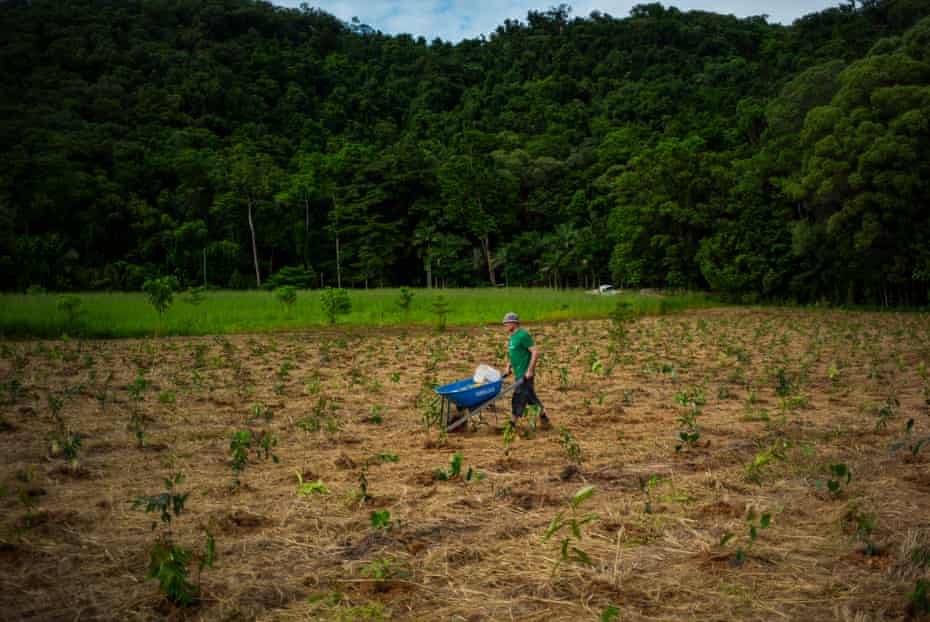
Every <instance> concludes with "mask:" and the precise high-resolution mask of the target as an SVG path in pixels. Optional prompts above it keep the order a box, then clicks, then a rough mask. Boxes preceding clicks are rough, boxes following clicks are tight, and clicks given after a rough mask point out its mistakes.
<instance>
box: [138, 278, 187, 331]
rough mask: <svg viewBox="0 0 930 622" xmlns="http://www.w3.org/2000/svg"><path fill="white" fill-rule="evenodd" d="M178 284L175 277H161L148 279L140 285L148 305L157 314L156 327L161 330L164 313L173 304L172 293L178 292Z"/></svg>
mask: <svg viewBox="0 0 930 622" xmlns="http://www.w3.org/2000/svg"><path fill="white" fill-rule="evenodd" d="M179 287H180V283H178V278H177V277H176V276H172V275H169V276H163V277H159V278H157V279H148V280H146V281H145V283H143V284H142V291H143V292H145V295H146V297H147V298H148V301H149V304H150V305H152V308H153V309H155V311H156V312H157V313H158V326H159V328H161V326H162V324H163V322H164V319H165V313H167V311H168V309H169V308H170V307H171V303H172V302H174V292H176V291H177V290H178V288H179Z"/></svg>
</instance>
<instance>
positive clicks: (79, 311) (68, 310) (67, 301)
mask: <svg viewBox="0 0 930 622" xmlns="http://www.w3.org/2000/svg"><path fill="white" fill-rule="evenodd" d="M83 305H84V303H83V301H82V300H81V298H80V297H78V296H75V295H74V294H63V295H61V296H59V297H58V300H57V301H56V306H57V308H58V311H59V312H60V313H63V314H64V316H65V323H66V325H67V327H68V331H69V332H72V333H73V332H74V330H75V329H76V328H77V324H78V321H79V320H80V319H81V316H82V315H83V314H84V310H83V308H82V307H83Z"/></svg>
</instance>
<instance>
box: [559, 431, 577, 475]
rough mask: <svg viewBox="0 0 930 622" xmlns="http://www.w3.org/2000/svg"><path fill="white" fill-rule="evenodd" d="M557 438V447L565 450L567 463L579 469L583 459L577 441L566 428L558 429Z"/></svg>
mask: <svg viewBox="0 0 930 622" xmlns="http://www.w3.org/2000/svg"><path fill="white" fill-rule="evenodd" d="M559 436H560V438H559V445H561V446H562V449H564V450H565V455H566V457H567V458H568V461H569V462H570V463H572V464H574V465H575V466H577V467H580V466H581V462H582V460H583V457H582V455H581V447H580V446H579V445H578V441H577V439H575V437H574V436H572V433H571V432H569V431H568V429H567V428H560V429H559Z"/></svg>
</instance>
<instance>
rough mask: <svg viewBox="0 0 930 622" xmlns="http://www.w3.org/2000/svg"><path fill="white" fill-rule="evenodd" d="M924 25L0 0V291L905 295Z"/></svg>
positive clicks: (895, 2) (923, 130)
mask: <svg viewBox="0 0 930 622" xmlns="http://www.w3.org/2000/svg"><path fill="white" fill-rule="evenodd" d="M928 14H930V3H928V2H926V1H919V0H890V1H869V2H866V3H864V4H862V3H859V4H858V5H856V6H855V7H853V6H851V5H842V6H841V7H838V8H834V9H830V10H827V11H824V12H822V13H818V14H813V15H809V16H807V17H805V18H803V19H800V20H798V21H797V22H795V23H794V24H793V25H792V26H790V27H785V26H781V25H776V24H768V23H767V22H766V20H765V19H764V18H761V17H760V18H751V19H737V18H734V17H728V16H721V15H716V14H712V13H705V12H681V11H678V10H676V9H674V8H666V7H663V6H662V5H659V4H649V5H640V6H638V7H636V8H635V9H634V10H633V11H632V13H631V14H630V15H629V16H628V17H622V18H620V17H611V16H608V15H602V14H596V13H595V14H592V15H590V16H585V17H580V16H579V17H575V16H572V14H571V13H570V11H569V10H568V9H567V8H566V7H561V8H557V9H551V10H549V11H546V12H534V13H530V14H529V15H528V16H527V18H526V20H525V21H520V22H515V21H508V22H505V23H504V24H503V25H501V26H500V27H499V28H498V29H497V31H496V32H495V33H494V34H492V35H491V36H490V37H488V38H487V39H482V40H466V41H463V42H461V43H458V44H455V45H452V44H450V43H446V42H443V41H439V40H436V41H431V42H430V41H426V40H425V39H423V38H416V39H415V38H412V37H409V36H404V35H401V36H388V35H384V34H381V33H379V32H376V31H373V30H372V29H371V28H369V27H367V26H365V25H362V24H345V23H342V22H340V21H338V20H337V19H335V18H334V17H332V16H330V15H328V14H326V13H323V12H320V11H318V10H315V9H309V8H307V9H303V10H289V9H282V8H280V7H274V6H272V5H270V4H267V3H264V2H253V1H251V0H146V1H135V2H104V1H100V0H96V1H95V0H69V1H66V2H52V1H49V0H36V1H30V2H27V1H22V0H14V1H8V2H3V3H0V40H2V41H3V43H2V44H0V67H2V71H0V149H2V161H3V162H4V163H5V166H4V167H3V168H2V170H0V222H2V223H3V225H4V226H2V227H0V288H2V289H5V290H24V289H26V288H27V287H29V286H31V285H39V286H42V287H46V288H50V289H60V290H67V289H130V290H136V289H138V288H139V287H140V285H141V282H142V280H143V279H145V278H147V277H150V276H156V275H161V274H175V275H177V276H178V277H179V279H180V281H181V282H182V284H184V285H196V284H199V283H202V282H203V281H204V280H206V281H207V282H209V283H210V284H211V285H216V286H222V287H252V286H256V285H258V284H259V283H260V282H266V281H267V279H268V277H269V276H271V275H273V274H275V273H277V272H278V271H279V270H280V269H281V268H282V267H285V266H297V267H299V268H300V270H296V271H292V272H298V273H302V276H301V278H303V279H304V281H305V282H306V283H314V284H318V283H319V282H321V281H322V282H325V283H326V284H336V283H337V281H338V282H341V284H342V285H343V286H365V285H381V284H383V285H404V284H425V283H426V279H427V278H430V279H431V280H432V281H433V282H435V283H436V284H438V285H450V286H451V285H486V284H489V283H507V284H510V285H532V284H536V285H540V284H543V285H545V284H559V285H590V284H591V283H592V282H597V281H604V280H608V279H612V280H613V281H614V283H615V284H616V285H618V286H619V285H625V286H639V287H645V286H655V287H666V286H671V287H690V288H704V289H712V290H715V291H718V292H721V293H723V294H726V295H728V296H731V297H733V298H736V299H742V300H754V299H783V300H786V299H790V300H796V301H799V302H809V301H817V300H821V299H828V300H831V301H835V302H851V303H881V304H888V305H897V304H912V305H913V304H925V303H926V302H927V296H928V281H930V210H928V202H930V193H928V181H927V180H930V20H928V19H925V16H926V15H928ZM921 20H922V21H921ZM204 267H206V275H204Z"/></svg>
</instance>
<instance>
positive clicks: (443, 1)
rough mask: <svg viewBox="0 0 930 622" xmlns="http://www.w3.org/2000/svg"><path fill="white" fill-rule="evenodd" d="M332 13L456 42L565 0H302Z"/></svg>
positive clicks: (773, 17)
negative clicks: (510, 19) (548, 0)
mask: <svg viewBox="0 0 930 622" xmlns="http://www.w3.org/2000/svg"><path fill="white" fill-rule="evenodd" d="M272 1H273V2H275V3H276V4H279V5H282V6H292V7H293V6H299V5H300V4H301V2H303V1H305V0H272ZM306 1H307V4H309V5H310V6H314V7H319V8H321V9H323V10H324V11H326V12H327V13H331V14H333V15H335V16H336V17H338V18H340V19H342V20H345V21H349V20H350V19H352V18H353V17H358V18H359V19H360V20H361V21H362V22H363V23H365V24H368V25H369V26H371V27H372V28H374V29H376V30H380V31H382V32H387V33H394V34H397V33H402V32H406V33H411V34H413V35H423V36H424V37H426V38H427V39H433V38H434V37H441V38H443V39H446V40H449V41H460V40H462V39H465V38H472V37H477V36H479V35H481V34H487V33H489V32H493V31H494V29H495V28H496V27H497V26H498V25H499V24H501V23H503V21H504V20H505V19H507V18H508V17H509V18H512V19H520V20H524V19H525V18H526V14H527V12H528V11H530V10H545V9H547V8H549V7H551V6H555V5H558V4H561V3H562V2H565V0H552V1H551V2H546V1H545V0H543V1H536V2H534V1H531V0H316V1H312V0H306ZM646 2H647V0H639V1H636V0H634V1H629V0H577V1H576V2H565V3H566V4H569V5H571V7H572V9H573V10H572V15H574V16H587V15H590V14H591V11H595V10H597V11H601V12H602V13H608V14H610V15H613V16H614V17H626V16H627V15H628V14H629V12H630V9H631V8H632V7H633V6H635V5H636V4H645V3H646ZM839 3H840V0H775V1H772V2H769V3H766V4H763V3H759V2H753V1H752V0H681V1H680V2H672V1H665V2H663V3H662V4H664V5H666V6H677V7H678V8H680V9H681V10H683V11H684V10H691V9H695V10H702V11H714V12H717V13H725V14H733V15H737V16H739V17H747V16H750V15H760V14H767V15H768V16H769V21H772V22H781V23H784V24H790V23H791V22H792V21H793V20H794V19H796V18H798V17H801V16H803V15H807V14H808V13H813V12H815V11H820V10H822V9H825V8H827V7H831V6H837V5H838V4H839Z"/></svg>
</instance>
